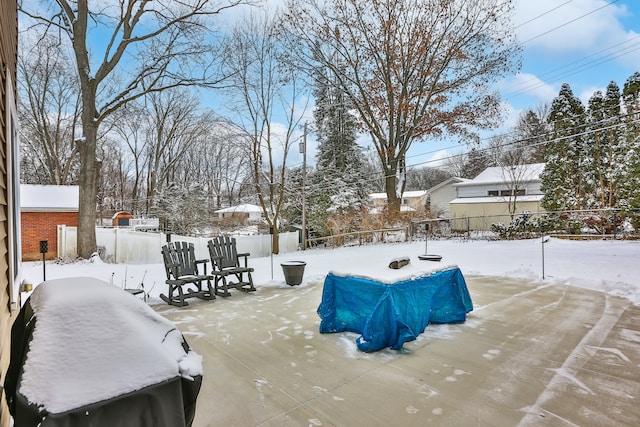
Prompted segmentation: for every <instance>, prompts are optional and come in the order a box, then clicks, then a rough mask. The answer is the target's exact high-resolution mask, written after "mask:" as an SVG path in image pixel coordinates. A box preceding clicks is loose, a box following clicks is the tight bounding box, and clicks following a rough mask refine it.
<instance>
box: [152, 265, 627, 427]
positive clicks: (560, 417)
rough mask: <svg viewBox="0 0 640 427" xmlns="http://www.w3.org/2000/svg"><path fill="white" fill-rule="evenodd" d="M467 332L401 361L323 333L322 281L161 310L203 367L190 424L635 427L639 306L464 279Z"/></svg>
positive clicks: (574, 291) (345, 336)
mask: <svg viewBox="0 0 640 427" xmlns="http://www.w3.org/2000/svg"><path fill="white" fill-rule="evenodd" d="M465 279H466V281H467V286H468V288H469V292H470V293H471V297H472V299H473V302H474V311H473V312H471V313H469V316H468V319H467V321H466V322H465V323H464V324H456V325H429V326H428V327H427V329H426V330H425V332H424V333H423V334H421V335H420V336H419V337H418V340H416V341H413V342H410V343H407V344H405V346H404V349H403V350H402V351H393V350H390V349H386V350H382V351H378V352H374V353H362V352H360V351H359V350H358V349H357V347H356V345H355V339H356V338H357V336H358V335H357V334H354V333H338V334H320V333H319V332H318V329H319V324H320V318H319V317H318V315H317V314H316V309H317V307H318V305H319V304H320V300H321V296H322V282H321V281H318V280H309V281H308V282H305V283H303V285H302V286H300V287H289V286H286V285H283V286H282V287H259V286H258V291H257V292H255V293H251V294H246V293H242V292H233V295H232V296H231V297H229V298H226V299H223V298H218V299H216V300H215V301H213V302H207V301H199V300H193V299H192V300H190V306H188V307H185V308H182V309H178V308H173V307H169V306H165V305H162V306H155V307H154V308H155V309H156V310H157V311H158V312H159V313H161V314H162V315H164V316H165V317H167V318H168V319H169V320H171V321H173V322H174V323H176V325H177V326H178V327H179V328H180V330H181V331H182V332H183V334H184V335H185V337H186V338H187V340H188V341H189V344H190V345H191V347H192V348H193V349H194V350H195V351H196V352H198V353H199V354H200V355H202V357H203V366H204V381H203V386H202V389H201V392H200V395H199V397H198V404H197V411H196V418H195V421H194V427H203V426H350V427H351V426H389V425H398V426H400V425H402V426H423V425H430V424H431V425H454V426H464V425H482V426H533V425H535V426H576V425H577V426H613V425H615V426H636V425H640V307H638V306H635V305H633V304H631V303H630V302H629V301H628V300H625V299H622V298H617V297H613V296H610V295H607V294H605V293H601V292H596V291H591V290H586V289H580V288H574V287H571V286H566V285H550V284H548V283H542V282H540V283H535V282H530V281H524V280H519V279H508V278H498V277H480V276H467V275H465Z"/></svg>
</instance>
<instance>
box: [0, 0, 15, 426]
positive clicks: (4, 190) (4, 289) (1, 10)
mask: <svg viewBox="0 0 640 427" xmlns="http://www.w3.org/2000/svg"><path fill="white" fill-rule="evenodd" d="M17 52H18V5H17V2H16V1H15V0H2V2H1V3H0V63H1V66H0V98H1V99H0V127H1V128H2V129H1V131H0V427H8V426H9V424H10V421H11V416H10V414H9V408H8V407H7V403H6V397H5V394H4V388H3V385H4V378H5V375H6V372H7V367H8V366H9V356H10V353H9V351H10V337H11V324H12V321H13V314H14V311H13V310H12V289H13V287H14V284H13V278H12V275H13V274H12V273H11V268H10V265H11V257H10V253H9V251H10V248H11V242H10V236H9V230H10V225H9V223H10V220H9V218H10V217H11V215H12V212H11V211H10V200H9V199H10V194H9V193H10V192H11V189H12V188H13V180H12V177H11V175H10V173H9V171H11V170H12V168H11V158H10V155H9V153H11V151H10V149H9V143H10V141H11V140H12V131H13V129H12V124H11V109H12V108H13V109H15V100H16V99H17V96H16V93H17V92H16V62H17ZM5 69H6V71H5Z"/></svg>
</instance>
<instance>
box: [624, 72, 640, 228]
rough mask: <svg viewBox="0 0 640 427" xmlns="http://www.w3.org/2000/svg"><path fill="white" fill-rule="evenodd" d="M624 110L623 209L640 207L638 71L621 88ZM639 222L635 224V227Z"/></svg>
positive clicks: (639, 100)
mask: <svg viewBox="0 0 640 427" xmlns="http://www.w3.org/2000/svg"><path fill="white" fill-rule="evenodd" d="M622 99H623V103H624V109H625V112H626V115H625V118H624V121H625V135H624V141H625V150H624V161H623V162H622V163H623V166H624V170H623V171H622V176H623V177H624V180H622V182H621V183H620V194H619V196H620V201H619V205H620V207H621V208H623V209H624V210H630V209H639V208H640V72H636V73H634V74H632V75H631V76H630V77H629V78H628V79H627V81H626V82H625V84H624V87H623V89H622ZM638 226H640V223H638V224H636V227H638Z"/></svg>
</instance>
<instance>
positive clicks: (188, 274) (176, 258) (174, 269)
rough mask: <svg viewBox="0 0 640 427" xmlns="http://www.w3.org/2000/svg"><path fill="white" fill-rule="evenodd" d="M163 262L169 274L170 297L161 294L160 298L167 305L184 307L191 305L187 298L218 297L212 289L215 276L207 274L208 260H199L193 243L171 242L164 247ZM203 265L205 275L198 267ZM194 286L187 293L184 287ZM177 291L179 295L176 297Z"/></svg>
mask: <svg viewBox="0 0 640 427" xmlns="http://www.w3.org/2000/svg"><path fill="white" fill-rule="evenodd" d="M162 260H163V261H164V268H165V271H166V273H167V280H166V281H165V283H166V284H167V285H169V295H168V296H167V295H164V294H161V295H160V298H162V300H163V301H165V302H166V303H167V304H170V305H175V306H178V307H183V306H185V305H189V303H187V302H186V301H185V298H191V297H197V298H200V299H204V300H212V299H215V298H216V296H215V294H214V293H213V289H212V288H211V280H213V276H212V275H210V274H207V261H208V260H206V259H201V260H197V259H196V256H195V249H194V246H193V243H188V242H171V243H167V244H166V245H164V246H163V247H162ZM200 264H203V265H204V267H203V273H202V274H201V273H200V272H199V269H198V266H199V265H200ZM204 281H206V282H207V285H206V286H207V288H206V289H203V283H202V282H204ZM188 285H193V286H195V289H192V288H191V287H190V288H188V289H187V292H186V293H185V292H184V291H183V287H185V286H188ZM176 291H177V295H175V293H176Z"/></svg>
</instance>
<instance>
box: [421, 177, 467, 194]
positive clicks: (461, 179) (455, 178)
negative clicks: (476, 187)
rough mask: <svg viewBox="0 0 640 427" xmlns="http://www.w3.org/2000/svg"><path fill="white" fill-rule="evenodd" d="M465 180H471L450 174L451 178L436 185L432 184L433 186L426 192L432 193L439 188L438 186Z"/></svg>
mask: <svg viewBox="0 0 640 427" xmlns="http://www.w3.org/2000/svg"><path fill="white" fill-rule="evenodd" d="M467 181H471V180H470V179H468V178H460V177H459V176H452V177H451V178H449V179H447V180H445V181H442V182H441V183H440V184H438V185H434V186H433V187H431V188H430V189H428V190H427V193H433V192H434V191H436V190H439V189H440V188H442V187H444V186H445V185H448V184H457V183H459V182H467Z"/></svg>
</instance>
